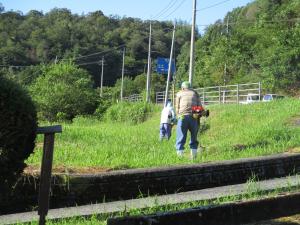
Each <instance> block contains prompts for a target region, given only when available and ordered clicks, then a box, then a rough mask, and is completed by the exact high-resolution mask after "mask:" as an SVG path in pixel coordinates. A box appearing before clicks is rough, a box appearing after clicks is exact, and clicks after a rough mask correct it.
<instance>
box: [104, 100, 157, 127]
mask: <svg viewBox="0 0 300 225" xmlns="http://www.w3.org/2000/svg"><path fill="white" fill-rule="evenodd" d="M152 111H153V105H151V104H147V103H144V102H139V103H129V102H121V103H118V104H115V105H112V106H111V107H110V108H108V109H107V111H106V113H105V119H106V120H107V121H111V122H128V123H130V124H137V123H141V122H144V121H145V120H146V119H147V118H148V116H149V114H150V113H151V112H152Z"/></svg>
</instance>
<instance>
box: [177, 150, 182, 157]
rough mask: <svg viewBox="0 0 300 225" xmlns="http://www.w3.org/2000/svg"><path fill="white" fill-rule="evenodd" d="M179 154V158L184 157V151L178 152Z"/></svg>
mask: <svg viewBox="0 0 300 225" xmlns="http://www.w3.org/2000/svg"><path fill="white" fill-rule="evenodd" d="M176 152H177V155H178V157H180V158H181V157H183V151H182V150H177V151H176Z"/></svg>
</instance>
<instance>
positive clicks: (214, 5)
mask: <svg viewBox="0 0 300 225" xmlns="http://www.w3.org/2000/svg"><path fill="white" fill-rule="evenodd" d="M229 1H231V0H225V1H222V2H218V3H215V4H213V5H209V6H207V7H204V8H201V9H198V10H196V11H197V12H198V11H203V10H206V9H210V8H214V7H216V6H219V5H222V4H224V3H226V2H229Z"/></svg>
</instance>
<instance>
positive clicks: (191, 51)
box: [189, 0, 197, 86]
mask: <svg viewBox="0 0 300 225" xmlns="http://www.w3.org/2000/svg"><path fill="white" fill-rule="evenodd" d="M193 2H194V3H193V20H192V31H191V49H190V67H189V82H190V84H191V86H192V83H193V75H194V53H195V47H194V45H195V23H196V3H197V2H196V0H193Z"/></svg>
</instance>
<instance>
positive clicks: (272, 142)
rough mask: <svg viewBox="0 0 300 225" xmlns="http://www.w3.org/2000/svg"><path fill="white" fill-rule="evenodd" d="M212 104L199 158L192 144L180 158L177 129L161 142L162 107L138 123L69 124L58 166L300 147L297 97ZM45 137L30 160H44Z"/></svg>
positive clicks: (119, 164) (59, 138)
mask: <svg viewBox="0 0 300 225" xmlns="http://www.w3.org/2000/svg"><path fill="white" fill-rule="evenodd" d="M208 108H209V109H210V111H211V116H210V117H209V118H208V119H204V120H203V121H202V125H201V133H200V134H199V140H200V143H201V145H202V146H203V150H202V152H201V153H200V154H199V156H198V158H197V159H196V160H195V161H193V162H192V161H191V160H190V159H189V147H188V144H187V145H186V151H185V156H184V157H183V158H178V157H177V155H176V151H175V147H174V144H175V133H176V132H175V130H176V129H175V128H173V135H172V137H171V139H170V140H169V141H163V142H159V123H160V110H161V109H160V108H158V107H157V108H156V110H155V111H154V112H153V114H154V115H153V116H152V117H151V118H150V119H148V120H147V121H146V122H143V123H140V124H138V125H130V123H126V122H122V123H114V122H101V121H98V120H96V119H93V118H82V117H81V118H76V119H75V120H74V121H73V123H63V124H62V126H63V133H62V134H58V135H56V140H55V142H56V143H55V153H54V165H55V166H66V167H91V166H93V167H94V166H96V167H103V168H112V169H122V168H143V167H156V166H169V165H176V164H187V163H201V162H208V161H217V160H229V159H237V158H242V157H252V156H260V155H269V154H274V153H279V152H285V151H288V150H289V149H292V148H295V147H299V146H300V128H299V127H296V126H293V125H292V122H291V121H292V120H293V118H295V117H300V101H299V100H297V99H285V100H281V101H274V102H268V103H256V104H251V105H216V106H210V107H208ZM188 140H189V138H188ZM41 142H42V137H41V136H40V137H39V138H38V143H39V144H38V146H39V147H37V148H36V149H35V153H34V154H33V155H32V156H31V157H30V158H29V159H28V161H27V163H28V164H31V165H38V164H40V161H41V144H40V143H41Z"/></svg>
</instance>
